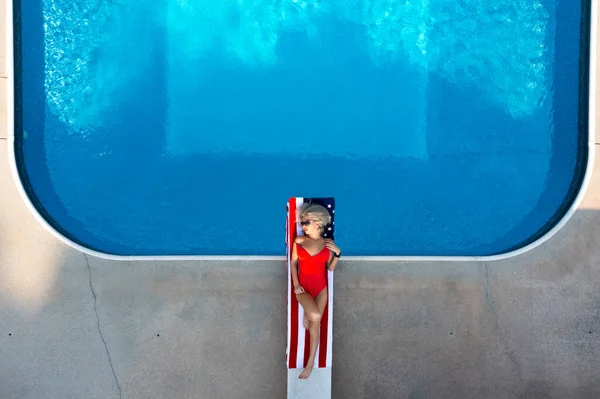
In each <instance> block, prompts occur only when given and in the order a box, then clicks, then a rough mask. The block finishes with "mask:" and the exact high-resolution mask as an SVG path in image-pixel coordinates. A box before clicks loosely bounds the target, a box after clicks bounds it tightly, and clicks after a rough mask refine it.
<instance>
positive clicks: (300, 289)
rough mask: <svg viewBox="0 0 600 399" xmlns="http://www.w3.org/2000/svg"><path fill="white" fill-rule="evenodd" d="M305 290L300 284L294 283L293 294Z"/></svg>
mask: <svg viewBox="0 0 600 399" xmlns="http://www.w3.org/2000/svg"><path fill="white" fill-rule="evenodd" d="M305 292H306V291H304V288H302V286H300V285H295V286H294V294H304V293H305Z"/></svg>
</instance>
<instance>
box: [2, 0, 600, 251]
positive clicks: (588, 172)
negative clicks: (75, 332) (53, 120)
mask: <svg viewBox="0 0 600 399" xmlns="http://www.w3.org/2000/svg"><path fill="white" fill-rule="evenodd" d="M598 1H599V0H592V3H591V12H590V18H591V21H590V36H591V37H590V59H589V61H590V64H589V86H588V93H589V98H588V101H589V109H588V159H587V165H586V169H585V172H584V179H583V182H582V185H581V187H580V189H579V192H578V194H577V196H576V198H575V201H574V202H573V204H571V207H570V208H569V210H568V211H567V212H566V213H565V215H564V216H563V217H562V219H561V220H560V221H559V222H558V223H557V224H556V225H555V226H554V227H553V228H552V229H550V230H549V231H548V232H547V233H546V234H544V235H543V236H541V237H540V238H538V239H537V240H536V241H534V242H531V243H530V244H528V245H526V246H524V247H521V248H519V249H516V250H513V251H509V252H505V253H502V254H498V255H486V256H344V257H343V259H344V260H346V261H386V262H390V261H397V262H409V261H410V262H415V261H426V262H432V261H434V262H439V261H449V262H464V261H474V262H477V261H486V262H487V261H495V260H501V259H507V258H510V257H514V256H518V255H521V254H523V253H525V252H527V251H530V250H532V249H534V248H536V247H538V246H539V245H541V244H543V243H544V242H546V241H547V240H549V239H550V238H551V237H552V236H554V235H555V234H556V233H557V232H558V231H559V230H560V229H561V228H563V227H564V226H565V225H566V224H567V222H568V221H569V220H570V219H571V217H572V216H573V214H574V213H575V211H576V210H577V209H578V208H579V205H580V203H581V201H582V200H583V197H584V196H585V194H586V192H587V190H588V187H589V184H590V181H591V177H592V171H593V168H594V155H595V148H594V147H595V145H596V141H595V132H596V98H595V94H596V58H597V49H596V46H597V39H598V38H597V36H598ZM13 29H14V28H13V2H12V0H6V30H7V32H6V36H5V37H6V43H5V44H6V64H7V65H6V74H7V83H8V84H7V91H8V93H5V94H6V95H7V96H8V98H7V125H6V129H7V142H8V157H9V165H10V169H11V174H12V177H13V180H14V182H15V186H16V187H17V190H18V192H19V195H20V196H21V198H22V199H23V201H24V202H25V204H26V206H27V208H28V209H29V211H30V212H31V213H32V214H33V216H34V217H35V218H36V219H37V220H38V221H39V222H40V223H41V224H42V225H43V226H44V227H45V228H46V230H48V231H49V232H50V233H51V234H52V235H53V236H54V237H56V238H57V239H59V240H60V241H62V242H63V243H64V244H66V245H68V246H69V247H72V248H74V249H77V250H79V251H81V252H83V253H85V254H88V255H91V256H95V257H98V258H103V259H107V260H115V261H170V260H174V261H182V260H189V261H191V260H197V261H212V260H225V261H234V260H242V261H251V260H264V261H282V262H283V261H286V256H285V254H283V255H281V256H261V255H152V256H134V255H132V256H122V255H111V254H106V253H103V252H98V251H94V250H92V249H89V248H86V247H84V246H82V245H80V244H78V243H75V242H73V241H71V240H70V239H68V238H67V237H65V236H63V235H62V234H60V233H59V232H58V231H56V230H55V229H54V228H53V227H52V226H51V225H50V224H49V223H48V222H47V221H46V219H44V218H43V217H42V216H41V215H40V214H39V212H38V211H37V209H36V208H35V207H34V206H33V203H32V202H31V200H30V198H29V196H28V195H27V193H26V191H25V189H24V187H23V184H22V182H21V179H20V177H19V173H18V171H17V163H16V158H15V147H14V144H15V136H14V48H13ZM290 195H291V194H290ZM282 240H283V237H282ZM282 242H283V241H282ZM282 252H283V251H282Z"/></svg>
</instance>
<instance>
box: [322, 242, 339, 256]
mask: <svg viewBox="0 0 600 399" xmlns="http://www.w3.org/2000/svg"><path fill="white" fill-rule="evenodd" d="M325 246H326V247H327V248H329V250H330V251H332V252H334V253H335V254H336V255H337V254H339V253H340V252H342V251H341V250H340V247H338V246H337V245H336V243H335V242H333V240H332V239H331V238H326V239H325Z"/></svg>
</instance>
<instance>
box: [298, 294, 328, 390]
mask: <svg viewBox="0 0 600 399" xmlns="http://www.w3.org/2000/svg"><path fill="white" fill-rule="evenodd" d="M300 296H302V297H303V298H300ZM301 299H302V300H301ZM298 302H300V305H302V307H303V308H304V313H305V317H306V316H308V322H309V333H310V352H309V356H308V362H307V364H306V367H305V368H304V370H303V371H302V373H300V376H299V377H298V378H302V379H306V378H308V377H309V376H310V373H311V372H312V369H313V366H314V363H315V356H316V354H317V347H318V346H319V330H320V327H321V318H322V317H323V312H324V311H325V306H327V288H325V289H324V290H323V291H321V292H320V293H319V295H317V297H316V298H315V300H314V301H313V299H312V298H311V297H310V295H308V294H300V295H298ZM302 302H305V303H306V305H307V306H304V304H303V303H302ZM307 308H308V309H307Z"/></svg>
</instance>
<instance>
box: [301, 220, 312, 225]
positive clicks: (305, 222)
mask: <svg viewBox="0 0 600 399" xmlns="http://www.w3.org/2000/svg"><path fill="white" fill-rule="evenodd" d="M311 223H312V220H302V221H301V222H300V225H301V226H308V225H309V224H311Z"/></svg>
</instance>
